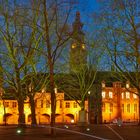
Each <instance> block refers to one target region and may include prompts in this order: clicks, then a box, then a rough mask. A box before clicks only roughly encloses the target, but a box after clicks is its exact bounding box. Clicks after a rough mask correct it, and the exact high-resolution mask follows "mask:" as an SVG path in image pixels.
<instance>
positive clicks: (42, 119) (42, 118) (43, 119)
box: [38, 114, 50, 124]
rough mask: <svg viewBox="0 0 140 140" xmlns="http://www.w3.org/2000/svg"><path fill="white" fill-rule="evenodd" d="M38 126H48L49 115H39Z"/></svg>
mask: <svg viewBox="0 0 140 140" xmlns="http://www.w3.org/2000/svg"><path fill="white" fill-rule="evenodd" d="M38 122H39V123H40V124H48V123H50V115H48V114H41V115H40V116H39V121H38Z"/></svg>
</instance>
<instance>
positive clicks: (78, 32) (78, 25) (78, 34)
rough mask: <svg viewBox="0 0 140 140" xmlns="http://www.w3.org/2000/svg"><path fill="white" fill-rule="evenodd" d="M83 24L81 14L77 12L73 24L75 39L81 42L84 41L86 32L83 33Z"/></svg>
mask: <svg viewBox="0 0 140 140" xmlns="http://www.w3.org/2000/svg"><path fill="white" fill-rule="evenodd" d="M82 28H83V23H82V22H81V20H80V12H79V11H77V12H76V15H75V21H74V22H73V31H72V33H73V38H74V39H76V40H77V41H79V42H81V41H83V39H84V35H85V34H84V32H83V31H82Z"/></svg>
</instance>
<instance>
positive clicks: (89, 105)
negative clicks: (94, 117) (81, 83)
mask: <svg viewBox="0 0 140 140" xmlns="http://www.w3.org/2000/svg"><path fill="white" fill-rule="evenodd" d="M90 94H91V92H90V91H88V124H90V111H91V110H90V109H91V108H90Z"/></svg>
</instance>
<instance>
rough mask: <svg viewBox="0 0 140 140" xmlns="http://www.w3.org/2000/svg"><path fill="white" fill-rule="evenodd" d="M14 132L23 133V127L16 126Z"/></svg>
mask: <svg viewBox="0 0 140 140" xmlns="http://www.w3.org/2000/svg"><path fill="white" fill-rule="evenodd" d="M16 133H17V135H23V134H24V128H21V127H18V128H17V129H16Z"/></svg>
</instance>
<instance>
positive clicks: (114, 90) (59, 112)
mask: <svg viewBox="0 0 140 140" xmlns="http://www.w3.org/2000/svg"><path fill="white" fill-rule="evenodd" d="M130 91H131V92H130ZM134 92H136V90H135V89H132V88H129V90H128V89H126V88H125V87H117V86H116V84H113V87H106V86H105V84H104V86H103V87H102V120H103V122H113V121H114V120H115V119H118V112H119V111H118V94H119V95H120V112H121V119H122V120H123V121H124V122H131V121H138V116H139V114H138V112H139V108H138V107H139V98H138V97H137V96H136V95H135V94H133V93H134ZM35 102H36V119H37V123H38V124H49V123H50V114H51V106H50V93H36V96H35ZM4 105H5V108H4ZM85 109H86V110H87V116H88V102H87V101H85ZM79 111H80V107H79V105H78V104H77V103H76V102H75V101H73V100H64V93H57V94H56V117H55V120H56V122H57V123H76V122H77V121H78V118H79ZM24 113H25V121H26V124H31V111H30V105H29V99H27V100H26V101H25V104H24ZM4 114H5V117H4ZM4 118H6V120H5V119H4ZM87 118H88V117H87ZM87 121H88V120H87ZM17 122H18V106H17V101H16V100H0V124H4V123H7V124H17Z"/></svg>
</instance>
